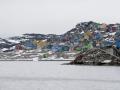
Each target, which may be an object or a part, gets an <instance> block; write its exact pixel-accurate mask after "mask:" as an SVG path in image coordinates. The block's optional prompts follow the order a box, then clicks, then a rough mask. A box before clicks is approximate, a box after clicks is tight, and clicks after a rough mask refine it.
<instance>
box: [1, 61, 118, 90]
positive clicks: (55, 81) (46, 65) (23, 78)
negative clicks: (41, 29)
mask: <svg viewBox="0 0 120 90" xmlns="http://www.w3.org/2000/svg"><path fill="white" fill-rule="evenodd" d="M63 63H65V62H60V61H59V62H50V61H48V62H24V61H22V62H0V90H119V89H120V67H118V66H76V65H61V64H63Z"/></svg>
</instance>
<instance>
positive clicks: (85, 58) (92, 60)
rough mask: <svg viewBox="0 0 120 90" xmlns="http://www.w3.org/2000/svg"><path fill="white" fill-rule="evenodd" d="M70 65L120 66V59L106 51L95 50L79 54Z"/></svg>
mask: <svg viewBox="0 0 120 90" xmlns="http://www.w3.org/2000/svg"><path fill="white" fill-rule="evenodd" d="M70 64H81V65H120V58H119V57H117V56H115V55H112V54H109V53H108V52H106V51H105V50H102V49H99V48H93V49H90V50H87V51H86V52H84V53H79V54H78V55H77V57H76V58H75V60H74V61H72V62H70Z"/></svg>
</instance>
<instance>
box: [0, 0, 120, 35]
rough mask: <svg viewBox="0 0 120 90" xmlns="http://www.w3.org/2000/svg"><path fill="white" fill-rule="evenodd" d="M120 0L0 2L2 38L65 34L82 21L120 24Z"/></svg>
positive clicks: (24, 0) (27, 0)
mask: <svg viewBox="0 0 120 90" xmlns="http://www.w3.org/2000/svg"><path fill="white" fill-rule="evenodd" d="M119 4H120V0H0V37H6V36H16V35H20V34H23V33H43V34H48V33H54V34H62V33H65V32H66V31H68V30H70V29H71V28H73V27H74V26H75V25H76V24H77V23H79V22H82V21H91V20H92V21H96V22H101V23H103V22H105V23H117V22H118V23H120V11H119V9H120V5H119Z"/></svg>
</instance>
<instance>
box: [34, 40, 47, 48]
mask: <svg viewBox="0 0 120 90" xmlns="http://www.w3.org/2000/svg"><path fill="white" fill-rule="evenodd" d="M34 43H35V44H36V45H37V48H43V47H44V46H46V45H47V40H34Z"/></svg>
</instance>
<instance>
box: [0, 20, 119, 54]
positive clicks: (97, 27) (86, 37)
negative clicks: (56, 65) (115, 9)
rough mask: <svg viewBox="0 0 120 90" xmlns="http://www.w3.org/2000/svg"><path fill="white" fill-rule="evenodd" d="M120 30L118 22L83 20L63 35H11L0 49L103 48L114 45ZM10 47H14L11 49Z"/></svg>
mask: <svg viewBox="0 0 120 90" xmlns="http://www.w3.org/2000/svg"><path fill="white" fill-rule="evenodd" d="M118 31H120V24H118V23H117V24H105V23H102V24H100V23H96V22H92V21H89V22H81V23H78V24H77V25H76V26H75V27H74V28H73V29H71V30H70V31H68V32H66V33H64V34H62V35H55V34H48V35H44V34H35V33H30V34H29V33H28V34H23V35H22V36H21V37H20V36H19V37H10V38H9V39H7V40H6V43H0V49H3V51H11V50H33V49H38V48H39V49H41V50H43V51H45V50H46V51H52V52H65V51H68V52H74V51H80V50H86V49H89V48H92V47H99V48H101V47H106V46H111V45H113V44H114V37H115V33H116V32H118ZM4 41H5V40H4ZM10 47H12V48H11V49H10ZM5 48H7V49H8V48H9V49H8V50H7V49H5Z"/></svg>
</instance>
